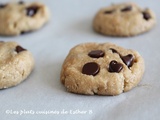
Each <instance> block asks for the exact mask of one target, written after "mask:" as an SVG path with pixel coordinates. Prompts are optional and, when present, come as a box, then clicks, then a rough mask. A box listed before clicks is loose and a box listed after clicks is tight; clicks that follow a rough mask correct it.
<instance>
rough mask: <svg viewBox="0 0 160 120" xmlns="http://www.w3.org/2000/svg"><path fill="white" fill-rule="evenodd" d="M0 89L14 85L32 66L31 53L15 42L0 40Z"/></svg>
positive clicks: (24, 77) (23, 78)
mask: <svg viewBox="0 0 160 120" xmlns="http://www.w3.org/2000/svg"><path fill="white" fill-rule="evenodd" d="M0 56H1V57H0V89H4V88H9V87H12V86H16V85H17V84H19V83H20V82H22V81H23V80H25V79H26V78H27V77H28V76H29V74H30V73H31V71H32V70H33V67H34V59H33V56H32V54H31V53H30V52H29V51H27V50H26V49H24V48H23V47H21V46H20V45H18V44H17V43H16V42H0Z"/></svg>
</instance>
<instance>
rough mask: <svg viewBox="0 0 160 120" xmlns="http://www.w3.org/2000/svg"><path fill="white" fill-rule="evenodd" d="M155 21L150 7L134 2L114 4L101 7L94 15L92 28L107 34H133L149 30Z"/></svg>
mask: <svg viewBox="0 0 160 120" xmlns="http://www.w3.org/2000/svg"><path fill="white" fill-rule="evenodd" d="M155 23H156V18H155V14H154V13H153V11H152V10H150V9H148V8H147V9H141V8H140V7H139V6H138V5H136V4H135V3H121V4H114V5H111V6H109V7H106V8H103V9H101V10H100V11H99V12H98V13H97V14H96V16H95V18H94V21H93V28H94V30H95V31H96V32H98V33H101V34H104V35H109V36H134V35H138V34H141V33H144V32H147V31H149V30H150V29H151V28H152V27H153V26H154V25H155Z"/></svg>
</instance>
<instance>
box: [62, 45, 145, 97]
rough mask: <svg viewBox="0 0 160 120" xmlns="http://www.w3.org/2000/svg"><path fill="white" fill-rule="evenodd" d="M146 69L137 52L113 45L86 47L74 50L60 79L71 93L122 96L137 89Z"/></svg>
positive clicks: (80, 46)
mask: <svg viewBox="0 0 160 120" xmlns="http://www.w3.org/2000/svg"><path fill="white" fill-rule="evenodd" d="M144 69H145V65H144V60H143V58H142V57H141V56H140V54H139V53H138V52H136V51H134V50H130V49H124V48H122V47H119V46H117V45H114V44H111V43H103V44H98V43H84V44H80V45H77V46H76V47H74V48H72V49H71V50H70V52H69V54H68V56H67V57H66V59H65V61H64V63H63V66H62V70H61V77H60V79H61V82H62V83H63V84H64V86H65V87H66V89H67V91H69V92H73V93H77V94H87V95H94V94H97V95H118V94H121V93H123V92H127V91H129V90H131V89H132V88H134V87H135V86H136V85H137V84H138V83H139V82H140V80H141V78H142V76H143V73H144Z"/></svg>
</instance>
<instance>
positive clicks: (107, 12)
mask: <svg viewBox="0 0 160 120" xmlns="http://www.w3.org/2000/svg"><path fill="white" fill-rule="evenodd" d="M113 12H114V11H113V10H108V11H105V12H104V14H111V13H113Z"/></svg>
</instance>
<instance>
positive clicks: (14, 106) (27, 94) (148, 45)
mask: <svg viewBox="0 0 160 120" xmlns="http://www.w3.org/2000/svg"><path fill="white" fill-rule="evenodd" d="M3 1H5V0H0V2H3ZM26 1H31V0H26ZM39 1H41V2H43V3H45V4H46V5H47V6H48V7H49V8H50V11H51V15H52V18H51V20H50V22H49V23H48V24H47V25H46V26H44V27H43V28H42V29H41V30H38V31H36V32H33V33H30V34H25V35H22V36H17V37H0V40H4V41H17V42H18V43H19V44H21V45H22V46H23V47H24V48H27V49H28V50H30V51H31V52H32V53H33V56H34V58H35V63H36V64H35V69H34V71H33V72H32V74H31V75H30V76H29V77H28V79H26V80H25V81H24V82H23V83H21V84H20V85H18V86H16V87H12V88H9V89H6V90H1V91H0V119H1V120H22V119H23V120H44V119H46V120H151V119H152V120H159V119H160V114H159V112H160V70H159V69H160V63H159V61H160V54H159V52H160V50H159V49H160V37H159V34H160V25H159V20H160V1H159V0H147V1H146V0H133V1H134V2H136V3H137V4H139V5H140V6H141V7H143V8H145V7H149V8H151V9H152V10H153V11H154V12H155V13H156V15H157V21H158V22H157V25H156V26H155V27H154V29H153V30H151V31H150V32H148V33H145V34H142V35H139V36H135V37H127V38H118V37H106V36H103V35H99V34H97V33H95V32H94V31H93V30H92V20H93V17H94V15H95V14H96V12H97V11H98V10H99V9H100V8H102V7H105V6H108V5H110V4H111V3H117V2H122V1H127V0H112V1H111V0H39ZM84 42H100V43H102V42H112V43H115V44H117V45H120V46H123V47H125V48H131V49H135V50H137V51H139V52H140V54H141V55H142V56H143V57H144V59H145V65H146V71H145V74H144V77H143V79H142V81H141V82H140V84H139V86H138V87H136V88H134V89H133V90H131V91H129V92H127V93H123V94H121V95H118V96H85V95H76V94H72V93H68V92H66V90H65V88H64V86H63V85H62V84H61V83H60V71H61V66H62V63H63V61H64V59H65V57H66V55H67V54H68V51H69V50H70V49H71V48H72V47H74V46H75V45H77V44H79V43H84ZM63 109H64V110H66V111H69V110H78V109H79V110H80V111H87V112H88V111H89V110H91V111H92V112H93V113H92V114H89V113H86V114H78V115H72V114H67V115H64V114H59V115H56V114H50V115H40V114H38V115H37V114H34V115H32V114H25V115H19V114H18V115H16V114H13V112H14V111H20V110H26V111H28V110H32V111H55V110H56V111H59V112H60V111H62V110H63ZM7 110H9V111H10V113H9V114H7V113H6V111H7ZM11 110H12V111H11Z"/></svg>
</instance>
